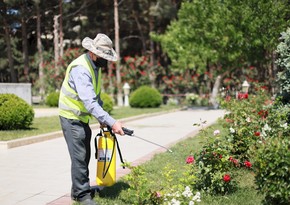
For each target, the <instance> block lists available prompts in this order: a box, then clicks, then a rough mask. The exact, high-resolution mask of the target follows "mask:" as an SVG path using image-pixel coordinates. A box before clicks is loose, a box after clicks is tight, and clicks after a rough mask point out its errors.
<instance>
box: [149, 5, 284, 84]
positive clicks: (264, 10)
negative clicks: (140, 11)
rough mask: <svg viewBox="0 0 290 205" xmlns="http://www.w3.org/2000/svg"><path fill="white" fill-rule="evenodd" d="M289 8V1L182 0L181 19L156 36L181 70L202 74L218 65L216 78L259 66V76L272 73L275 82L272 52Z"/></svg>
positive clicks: (154, 37)
mask: <svg viewBox="0 0 290 205" xmlns="http://www.w3.org/2000/svg"><path fill="white" fill-rule="evenodd" d="M287 13H289V4H288V3H287V2H285V1H278V2H277V1H260V0H253V1H238V2H235V3H233V2H232V1H231V0H225V1H218V0H214V1H207V0H201V1H183V3H182V5H181V8H180V10H179V11H178V19H177V20H174V21H172V22H171V24H170V25H169V26H168V27H167V30H166V32H165V33H164V34H156V33H152V35H151V36H152V38H153V39H154V40H156V41H157V42H160V43H161V45H162V48H163V50H164V51H165V52H166V53H167V54H168V56H169V57H170V60H171V61H172V66H173V67H174V68H176V69H183V70H184V69H193V70H196V71H197V73H199V74H201V73H205V72H206V71H209V70H214V71H215V73H213V74H214V76H213V77H214V78H216V76H217V75H223V77H227V78H232V76H230V73H232V72H233V71H236V70H237V71H239V70H240V69H243V68H247V67H249V66H255V67H257V69H258V71H259V74H260V75H259V79H260V81H262V80H263V81H266V76H267V77H268V76H270V78H271V79H269V82H268V84H269V85H271V83H270V82H271V80H273V77H274V76H273V74H271V69H272V71H273V67H271V64H270V62H271V61H272V59H271V58H272V56H271V54H272V53H273V52H274V50H275V47H276V44H277V40H278V39H277V36H278V35H279V33H280V32H282V31H283V30H285V27H287V26H288V21H289V18H287ZM285 19H286V20H285ZM274 28H275V29H274ZM270 68H271V69H270ZM238 73H240V74H241V72H238ZM235 77H236V78H237V79H240V78H241V77H244V76H241V75H236V76H235Z"/></svg>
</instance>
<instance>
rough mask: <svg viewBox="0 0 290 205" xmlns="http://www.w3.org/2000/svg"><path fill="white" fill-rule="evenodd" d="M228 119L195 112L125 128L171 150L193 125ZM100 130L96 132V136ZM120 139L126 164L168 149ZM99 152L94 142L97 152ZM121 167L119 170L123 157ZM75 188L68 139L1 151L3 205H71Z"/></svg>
mask: <svg viewBox="0 0 290 205" xmlns="http://www.w3.org/2000/svg"><path fill="white" fill-rule="evenodd" d="M223 115H224V111H223V110H204V109H193V110H185V111H177V112H171V113H167V114H160V115H156V116H153V117H148V118H143V119H138V120H134V121H130V122H125V123H124V125H125V127H128V128H131V129H133V130H134V131H135V134H136V135H138V136H140V137H142V138H145V139H147V140H150V141H153V142H156V143H158V144H161V145H163V146H168V147H170V146H171V145H173V144H174V143H176V142H177V141H179V140H182V139H183V138H186V137H188V136H192V135H193V134H194V133H197V132H198V130H199V129H200V128H198V127H194V126H193V123H198V122H200V120H203V121H204V120H206V121H207V124H208V125H209V124H211V123H213V122H215V121H216V120H217V119H218V118H219V117H221V116H223ZM98 131H99V130H98V129H93V136H95V135H96V134H97V132H98ZM118 139H119V144H120V147H121V150H122V154H123V158H124V160H126V161H128V162H132V163H133V164H140V163H142V162H143V161H146V160H149V159H150V158H151V157H152V156H153V155H154V154H155V153H158V152H161V151H166V150H165V149H162V148H160V147H157V146H156V145H153V144H150V143H147V142H144V141H142V140H140V139H137V138H134V137H129V136H122V137H121V136H120V137H119V138H118ZM94 151H95V149H94V146H93V140H92V153H94ZM172 154H174V150H173V153H172ZM117 167H120V161H119V159H118V157H117ZM127 172H128V170H127ZM124 174H126V170H123V169H121V168H119V169H118V170H117V177H120V176H123V175H124ZM95 175H96V160H95V159H94V157H93V155H92V157H91V162H90V179H91V183H92V185H93V184H94V181H95ZM70 186H71V181H70V159H69V155H68V151H67V147H66V144H65V140H64V138H62V137H60V138H56V139H52V140H48V141H45V142H39V143H35V144H30V145H26V146H22V147H17V148H13V149H6V150H0V204H1V205H2V204H3V205H14V204H17V205H45V204H49V205H59V204H65V205H69V204H72V202H71V201H70V197H69V193H70Z"/></svg>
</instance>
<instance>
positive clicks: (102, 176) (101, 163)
mask: <svg viewBox="0 0 290 205" xmlns="http://www.w3.org/2000/svg"><path fill="white" fill-rule="evenodd" d="M122 129H123V132H124V133H125V135H128V136H131V137H136V138H138V139H141V140H143V141H146V142H149V143H151V144H154V145H157V146H159V147H162V148H164V149H166V150H167V151H169V152H172V150H170V149H168V148H167V147H164V146H162V145H160V144H157V143H155V142H151V141H149V140H146V139H144V138H141V137H138V136H136V135H134V131H133V130H130V129H127V128H124V127H123V128H122ZM97 137H99V139H98V143H97ZM95 147H96V153H95V158H96V159H97V177H96V182H97V185H98V186H112V185H113V184H115V182H116V147H117V149H118V152H119V156H120V161H121V163H122V164H123V163H124V161H123V158H122V154H121V150H120V147H119V143H118V140H117V137H116V135H115V134H114V133H113V132H112V129H111V128H110V127H107V128H101V130H100V133H99V134H97V136H96V137H95ZM123 169H125V167H123Z"/></svg>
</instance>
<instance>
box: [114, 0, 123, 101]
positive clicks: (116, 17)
mask: <svg viewBox="0 0 290 205" xmlns="http://www.w3.org/2000/svg"><path fill="white" fill-rule="evenodd" d="M114 21H115V49H116V52H117V55H118V57H120V43H119V14H118V0H114ZM116 77H117V90H118V91H117V103H118V106H123V95H122V82H121V73H120V60H118V61H117V62H116Z"/></svg>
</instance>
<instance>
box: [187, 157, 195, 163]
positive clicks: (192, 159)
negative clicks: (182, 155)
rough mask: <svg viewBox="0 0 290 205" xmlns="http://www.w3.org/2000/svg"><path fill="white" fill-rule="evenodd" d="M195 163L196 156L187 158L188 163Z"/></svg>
mask: <svg viewBox="0 0 290 205" xmlns="http://www.w3.org/2000/svg"><path fill="white" fill-rule="evenodd" d="M192 163H194V157H193V156H188V157H187V158H186V164H192Z"/></svg>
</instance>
